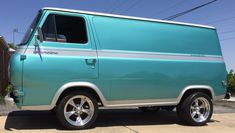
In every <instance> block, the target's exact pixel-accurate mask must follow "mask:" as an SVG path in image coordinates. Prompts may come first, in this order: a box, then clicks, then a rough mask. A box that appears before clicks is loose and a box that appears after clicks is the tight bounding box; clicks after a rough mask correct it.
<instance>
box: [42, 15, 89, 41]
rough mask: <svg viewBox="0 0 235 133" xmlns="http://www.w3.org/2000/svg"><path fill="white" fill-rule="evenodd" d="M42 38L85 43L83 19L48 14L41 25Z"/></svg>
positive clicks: (85, 35)
mask: <svg viewBox="0 0 235 133" xmlns="http://www.w3.org/2000/svg"><path fill="white" fill-rule="evenodd" d="M42 33H43V38H44V40H45V41H51V42H67V43H81V44H84V43H87V32H86V24H85V20H84V19H83V18H81V17H72V16H63V15H52V14H50V15H49V16H48V17H47V19H46V21H45V23H44V24H43V27H42Z"/></svg>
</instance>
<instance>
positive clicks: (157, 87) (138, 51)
mask: <svg viewBox="0 0 235 133" xmlns="http://www.w3.org/2000/svg"><path fill="white" fill-rule="evenodd" d="M92 22H93V26H94V29H95V32H96V35H97V43H98V45H97V47H98V48H97V50H98V58H99V80H105V81H108V82H107V84H111V92H110V94H111V95H110V99H108V100H137V99H175V98H177V97H178V96H179V94H180V92H181V91H182V89H184V88H185V87H186V86H190V85H207V86H210V87H212V88H214V90H215V95H222V94H224V93H225V88H224V87H223V86H222V81H223V80H225V78H226V71H225V64H224V62H223V60H210V59H208V60H207V58H210V57H211V58H215V59H217V58H222V54H221V50H220V44H219V40H218V37H217V34H216V30H214V29H206V28H200V27H190V26H183V25H173V24H165V23H155V22H145V21H141V20H139V21H138V20H128V19H121V18H112V17H104V16H93V18H92ZM149 55H152V56H149ZM158 55H160V56H162V57H163V58H160V57H158ZM179 56H180V57H181V58H179ZM185 57H189V58H185ZM193 57H199V58H198V59H197V58H196V59H195V58H193ZM204 59H205V60H204ZM105 83H106V82H105Z"/></svg>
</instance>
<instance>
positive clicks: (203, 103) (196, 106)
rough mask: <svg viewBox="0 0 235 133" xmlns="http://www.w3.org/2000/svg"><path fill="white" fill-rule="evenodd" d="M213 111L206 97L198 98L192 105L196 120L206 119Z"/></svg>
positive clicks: (193, 117) (191, 112)
mask: <svg viewBox="0 0 235 133" xmlns="http://www.w3.org/2000/svg"><path fill="white" fill-rule="evenodd" d="M210 112H211V108H210V103H209V102H208V100H207V99H206V98H203V97H198V98H196V99H195V100H194V101H193V102H192V104H191V107H190V114H191V117H192V119H193V120H194V121H195V122H203V121H206V120H207V118H208V117H209V115H210Z"/></svg>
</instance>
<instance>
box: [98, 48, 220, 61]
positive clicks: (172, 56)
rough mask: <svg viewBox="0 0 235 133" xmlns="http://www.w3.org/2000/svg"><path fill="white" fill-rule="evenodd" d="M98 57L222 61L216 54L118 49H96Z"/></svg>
mask: <svg viewBox="0 0 235 133" xmlns="http://www.w3.org/2000/svg"><path fill="white" fill-rule="evenodd" d="M98 56H99V57H108V58H109V57H112V58H142V59H161V60H198V61H219V62H223V58H222V57H217V56H195V55H190V54H165V53H158V52H119V51H106V50H101V51H98Z"/></svg>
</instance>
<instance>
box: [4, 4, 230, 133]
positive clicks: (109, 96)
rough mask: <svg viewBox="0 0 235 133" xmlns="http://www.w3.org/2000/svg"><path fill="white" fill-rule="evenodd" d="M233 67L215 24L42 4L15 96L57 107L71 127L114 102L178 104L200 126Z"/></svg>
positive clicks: (23, 51) (18, 57) (28, 104)
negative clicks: (224, 54) (226, 60)
mask: <svg viewBox="0 0 235 133" xmlns="http://www.w3.org/2000/svg"><path fill="white" fill-rule="evenodd" d="M226 73H227V72H226V69H225V63H224V60H223V57H222V53H221V48H220V43H219V39H218V36H217V33H216V29H215V28H214V27H210V26H203V25H195V24H188V23H179V22H172V21H163V20H155V19H147V18H137V17H128V16H119V15H111V14H103V13H94V12H86V11H78V10H68V9H58V8H43V9H41V10H40V11H39V13H38V15H37V16H36V18H35V20H34V21H33V23H32V25H31V26H30V27H29V30H28V32H27V33H26V35H25V37H24V39H23V41H22V43H21V44H20V45H19V46H18V48H17V50H16V53H15V54H14V55H13V56H12V58H11V63H10V66H9V75H10V79H11V84H12V86H13V87H14V89H13V92H12V93H11V94H10V95H9V96H10V97H11V98H9V97H8V101H10V100H13V99H14V101H15V103H16V104H17V106H18V107H19V108H21V109H22V110H55V112H56V114H57V117H58V120H59V121H60V123H61V124H62V125H63V126H65V127H66V128H68V129H84V128H88V127H90V126H91V124H92V123H94V121H95V119H96V117H97V115H98V110H99V109H100V108H111V107H119V108H120V107H138V108H139V109H140V110H142V111H143V112H145V113H147V112H156V111H158V110H159V109H164V110H170V111H171V110H173V109H174V108H176V111H177V114H178V116H179V119H181V120H182V121H183V122H185V123H187V124H189V125H196V126H198V125H204V124H206V123H207V122H208V121H209V120H210V118H211V116H212V113H213V101H215V100H219V99H222V98H223V97H224V94H225V92H226ZM6 99H7V98H6ZM9 99H10V100H9Z"/></svg>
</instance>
